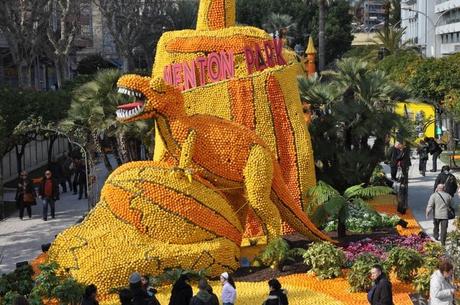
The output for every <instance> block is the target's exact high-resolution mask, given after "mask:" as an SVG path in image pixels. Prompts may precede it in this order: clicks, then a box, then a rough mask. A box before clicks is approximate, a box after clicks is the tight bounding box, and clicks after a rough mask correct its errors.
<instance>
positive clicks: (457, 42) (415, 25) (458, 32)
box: [401, 0, 460, 57]
mask: <svg viewBox="0 0 460 305" xmlns="http://www.w3.org/2000/svg"><path fill="white" fill-rule="evenodd" d="M401 19H402V20H401V27H405V28H406V33H405V35H404V37H403V41H407V40H408V41H409V42H410V43H411V44H412V45H414V46H417V47H419V48H420V49H421V51H422V54H424V55H426V56H427V57H433V56H436V57H442V56H445V55H449V54H453V53H457V52H460V0H408V1H403V2H402V3H401Z"/></svg>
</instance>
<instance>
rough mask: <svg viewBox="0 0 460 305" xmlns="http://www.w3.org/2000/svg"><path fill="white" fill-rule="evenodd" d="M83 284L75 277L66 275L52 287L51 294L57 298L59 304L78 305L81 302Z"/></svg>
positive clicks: (83, 290) (83, 289)
mask: <svg viewBox="0 0 460 305" xmlns="http://www.w3.org/2000/svg"><path fill="white" fill-rule="evenodd" d="M84 292H85V286H84V285H82V284H80V283H78V282H77V281H76V280H75V279H73V278H71V277H67V278H65V279H64V280H62V281H61V283H60V284H59V285H57V286H56V287H55V288H54V289H53V295H54V296H55V297H56V298H57V299H59V301H60V303H61V305H69V304H70V305H78V304H80V302H81V299H82V297H83V294H84Z"/></svg>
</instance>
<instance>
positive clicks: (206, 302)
mask: <svg viewBox="0 0 460 305" xmlns="http://www.w3.org/2000/svg"><path fill="white" fill-rule="evenodd" d="M208 287H210V286H209V285H208V281H206V279H200V281H199V282H198V293H197V294H196V295H195V296H194V297H192V299H191V300H190V305H219V300H218V299H217V296H216V295H212V294H210V293H209V291H208V289H209V288H208ZM214 297H215V298H214Z"/></svg>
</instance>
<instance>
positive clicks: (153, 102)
mask: <svg viewBox="0 0 460 305" xmlns="http://www.w3.org/2000/svg"><path fill="white" fill-rule="evenodd" d="M117 87H118V93H121V94H124V95H128V96H131V97H134V98H135V100H134V101H132V102H131V103H128V104H123V105H120V106H118V110H117V119H118V120H120V121H122V122H132V121H136V120H142V119H148V118H156V117H158V116H167V117H170V116H174V115H177V114H181V113H182V112H184V100H183V96H182V94H181V92H180V91H179V90H177V89H175V88H174V87H172V86H170V85H168V84H166V83H165V82H164V81H163V79H161V78H150V77H145V76H139V75H134V74H128V75H124V76H122V77H120V79H119V80H118V82H117Z"/></svg>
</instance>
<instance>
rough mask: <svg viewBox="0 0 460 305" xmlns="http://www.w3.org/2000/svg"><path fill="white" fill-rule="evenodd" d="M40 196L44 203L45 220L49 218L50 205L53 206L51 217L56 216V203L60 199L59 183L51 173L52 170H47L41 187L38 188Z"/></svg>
mask: <svg viewBox="0 0 460 305" xmlns="http://www.w3.org/2000/svg"><path fill="white" fill-rule="evenodd" d="M38 195H39V198H40V199H41V200H42V203H43V220H44V221H47V220H48V206H50V207H51V218H53V219H54V218H55V208H54V203H55V201H56V200H59V183H58V181H57V180H56V179H54V178H53V177H52V175H51V171H49V170H47V171H46V172H45V177H43V180H42V182H41V183H40V187H39V189H38Z"/></svg>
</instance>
